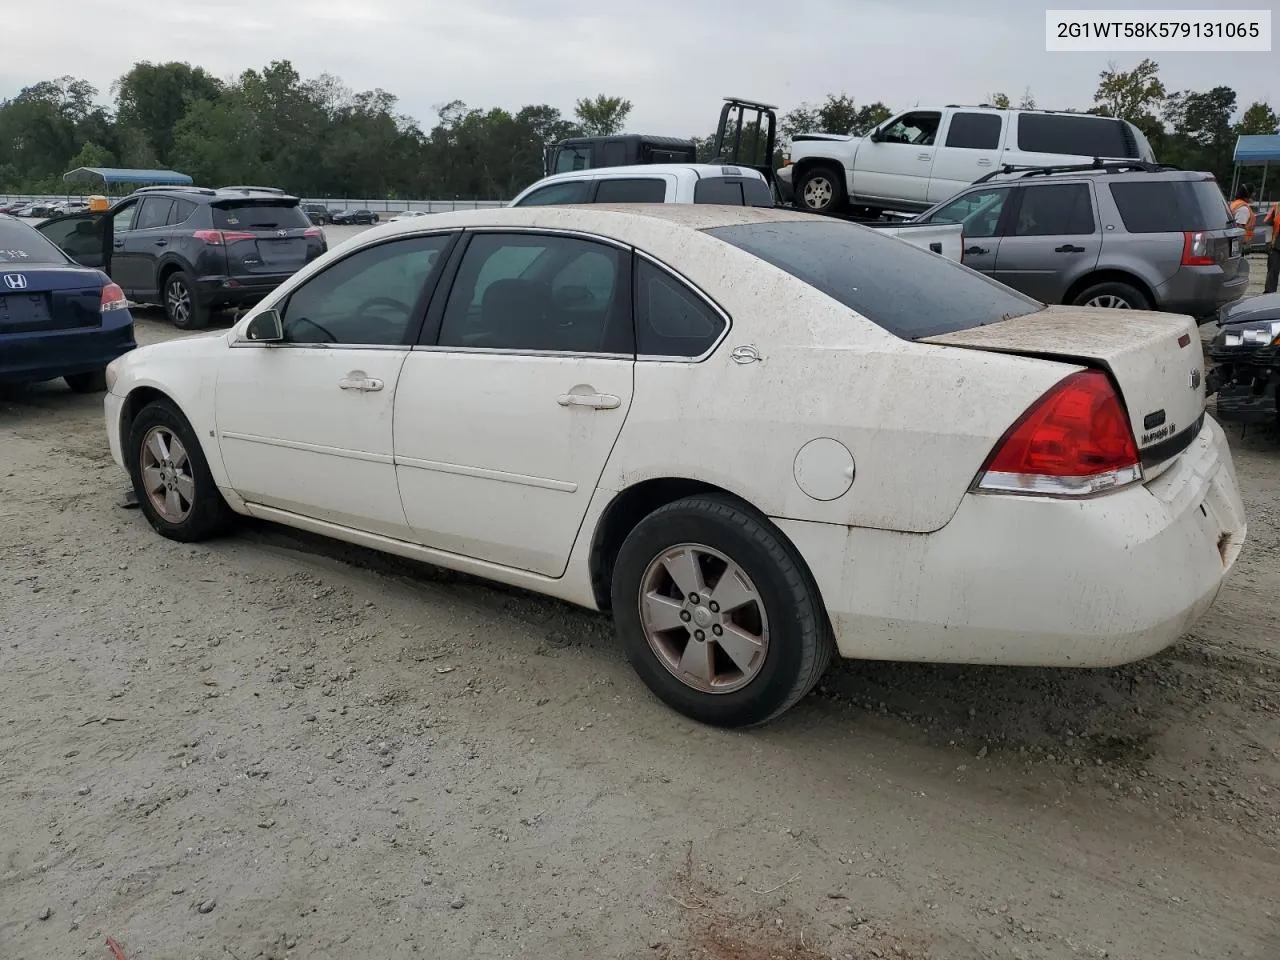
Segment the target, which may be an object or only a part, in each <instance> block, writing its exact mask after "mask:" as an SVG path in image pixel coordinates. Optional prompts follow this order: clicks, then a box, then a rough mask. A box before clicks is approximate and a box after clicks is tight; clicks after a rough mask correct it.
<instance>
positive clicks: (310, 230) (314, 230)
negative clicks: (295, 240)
mask: <svg viewBox="0 0 1280 960" xmlns="http://www.w3.org/2000/svg"><path fill="white" fill-rule="evenodd" d="M302 235H303V236H304V237H323V236H324V231H323V230H321V229H320V228H319V227H307V229H305V230H303V231H302Z"/></svg>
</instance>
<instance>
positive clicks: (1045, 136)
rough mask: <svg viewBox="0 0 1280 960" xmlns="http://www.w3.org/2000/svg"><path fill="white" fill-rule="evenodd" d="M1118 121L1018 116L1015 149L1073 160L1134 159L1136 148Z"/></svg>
mask: <svg viewBox="0 0 1280 960" xmlns="http://www.w3.org/2000/svg"><path fill="white" fill-rule="evenodd" d="M1125 134H1126V131H1125V128H1124V126H1123V124H1122V123H1121V121H1119V120H1114V119H1112V118H1111V117H1091V116H1086V115H1084V114H1081V115H1080V116H1077V117H1064V116H1061V115H1057V114H1044V113H1020V114H1018V149H1019V150H1025V151H1027V152H1028V153H1059V154H1065V155H1067V156H1073V157H1113V158H1122V159H1136V158H1137V156H1138V145H1137V143H1136V142H1135V141H1134V139H1133V138H1132V137H1129V136H1126V135H1125Z"/></svg>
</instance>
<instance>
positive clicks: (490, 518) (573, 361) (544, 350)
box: [394, 231, 635, 577]
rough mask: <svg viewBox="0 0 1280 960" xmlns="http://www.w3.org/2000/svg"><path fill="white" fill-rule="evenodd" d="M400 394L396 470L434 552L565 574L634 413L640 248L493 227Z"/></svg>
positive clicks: (479, 240) (443, 304)
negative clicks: (635, 251) (635, 266)
mask: <svg viewBox="0 0 1280 960" xmlns="http://www.w3.org/2000/svg"><path fill="white" fill-rule="evenodd" d="M436 300H437V302H436V303H433V304H432V312H431V314H429V315H428V318H427V323H426V325H425V327H424V333H423V344H422V345H421V346H419V347H416V348H415V349H414V350H413V351H412V353H410V355H409V358H408V359H407V360H406V361H405V365H404V371H403V373H402V374H401V377H400V386H399V388H398V390H397V391H396V402H395V417H394V422H395V455H396V473H397V476H398V477H399V481H400V496H401V500H402V501H403V504H404V513H405V517H406V518H407V519H408V522H409V526H410V527H411V528H412V529H413V534H414V537H415V538H416V540H417V541H418V542H419V543H422V544H424V545H425V546H428V547H431V548H434V549H437V550H443V551H447V552H449V553H453V554H458V555H461V556H465V557H470V558H473V559H477V560H484V561H489V562H491V563H496V564H501V565H503V566H507V567H514V568H517V569H522V570H529V571H532V572H534V573H539V574H543V575H545V576H549V577H558V576H560V575H561V574H562V573H564V570H565V567H566V565H567V564H568V559H569V553H570V550H571V549H572V547H573V543H574V540H575V538H576V537H577V534H578V529H579V527H580V526H581V524H582V520H583V517H584V516H585V514H586V510H587V506H588V504H589V502H590V500H591V497H592V494H593V493H594V491H595V488H596V484H597V483H598V482H599V479H600V475H601V473H602V471H603V470H604V465H605V462H606V460H607V459H608V456H609V453H610V451H611V450H612V448H613V445H614V442H615V441H616V440H617V438H618V433H619V431H621V429H622V424H623V422H624V420H625V419H626V416H627V412H628V410H629V409H630V406H631V396H632V389H633V388H632V382H633V376H634V368H635V340H634V336H635V334H634V329H633V326H632V318H631V282H630V254H629V251H628V250H626V249H625V248H623V247H620V246H618V245H615V244H612V243H610V242H608V241H605V240H601V239H588V238H585V237H583V236H581V235H577V234H567V233H558V232H555V231H522V232H514V231H506V232H503V231H478V232H475V233H473V234H471V235H470V236H469V237H468V242H467V244H466V247H465V249H464V250H462V251H461V252H460V254H459V255H458V257H457V264H456V276H455V278H454V280H453V281H452V285H451V288H450V289H449V292H448V296H447V298H446V297H442V296H438V297H437V298H436Z"/></svg>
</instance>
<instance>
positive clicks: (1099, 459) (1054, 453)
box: [974, 370, 1142, 497]
mask: <svg viewBox="0 0 1280 960" xmlns="http://www.w3.org/2000/svg"><path fill="white" fill-rule="evenodd" d="M1141 479H1142V464H1141V458H1140V457H1139V456H1138V444H1137V442H1136V441H1135V440H1134V438H1133V430H1132V428H1131V427H1130V426H1129V418H1128V416H1127V415H1126V414H1125V411H1124V406H1123V404H1121V402H1120V397H1119V395H1118V394H1117V393H1116V391H1115V388H1114V387H1113V386H1112V385H1111V380H1110V378H1108V376H1107V375H1106V374H1105V373H1103V372H1101V371H1100V370H1081V371H1080V372H1079V373H1074V374H1072V375H1071V376H1069V377H1067V378H1066V379H1064V380H1062V381H1061V382H1060V383H1058V384H1057V385H1056V386H1055V387H1053V389H1051V390H1050V391H1049V392H1048V393H1046V394H1045V395H1044V396H1043V397H1041V398H1040V399H1039V400H1037V401H1036V402H1035V403H1034V404H1033V405H1032V407H1031V409H1029V410H1028V411H1027V412H1026V413H1024V414H1023V415H1022V417H1021V418H1020V419H1019V420H1018V421H1017V422H1016V423H1015V424H1014V425H1013V426H1012V427H1010V428H1009V430H1008V432H1007V433H1005V435H1004V437H1002V438H1001V440H1000V442H999V443H998V444H997V445H996V448H995V450H994V451H993V452H992V454H991V456H990V458H989V459H988V460H987V463H986V465H985V466H983V468H982V470H981V471H980V472H979V474H978V478H977V481H976V482H975V484H974V489H975V490H982V491H988V492H992V493H1030V494H1044V495H1049V496H1065V497H1079V496H1089V495H1091V494H1095V493H1102V492H1103V491H1106V490H1112V489H1115V488H1116V487H1122V486H1124V485H1126V484H1129V483H1134V482H1135V481H1138V480H1141Z"/></svg>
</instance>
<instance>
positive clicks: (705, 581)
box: [612, 495, 834, 727]
mask: <svg viewBox="0 0 1280 960" xmlns="http://www.w3.org/2000/svg"><path fill="white" fill-rule="evenodd" d="M612 606H613V614H614V618H615V621H616V623H617V627H618V633H619V635H620V637H621V639H622V642H623V645H624V647H625V650H626V654H627V657H628V659H629V660H630V661H631V664H632V666H633V667H634V668H635V670H636V672H637V673H638V674H639V675H640V678H641V679H642V680H643V681H644V682H645V684H646V685H647V686H648V687H649V689H650V690H652V691H653V692H654V693H655V694H656V695H657V696H658V697H659V698H660V699H661V700H663V701H664V702H665V703H666V704H668V705H669V706H671V707H672V708H674V709H676V710H678V711H679V712H681V713H683V714H685V715H686V716H688V717H691V718H693V719H694V720H698V721H700V722H702V723H707V724H712V725H715V726H723V727H741V726H748V725H752V724H759V723H764V722H766V721H768V720H771V719H773V718H774V717H776V716H778V715H779V714H781V713H783V712H784V711H786V710H787V709H788V708H790V707H791V706H792V705H794V704H795V703H796V702H797V701H799V700H800V699H801V698H802V697H803V696H804V695H805V694H807V693H808V692H809V691H810V690H811V689H813V686H814V685H815V684H816V683H817V682H818V680H819V678H820V677H821V676H822V673H823V671H824V670H826V668H827V665H828V663H830V660H831V655H832V651H833V648H834V643H833V640H832V636H831V629H830V625H829V623H828V621H827V615H826V611H825V610H824V609H823V607H822V603H821V600H820V598H819V596H818V590H817V587H816V586H815V585H814V584H813V581H812V578H811V577H810V575H809V572H808V570H807V569H806V568H805V566H804V564H803V562H802V561H801V559H800V557H799V556H798V554H796V552H795V549H794V548H793V547H792V546H791V545H790V544H789V543H787V541H786V539H785V538H784V537H783V536H782V535H781V533H780V532H779V531H777V530H776V529H775V528H774V527H773V526H772V524H770V523H769V522H768V520H767V519H765V518H764V517H762V516H760V515H759V514H757V513H755V512H754V511H752V510H750V509H749V508H748V507H746V506H745V505H743V504H740V503H738V502H737V501H734V500H732V499H731V498H728V497H720V496H714V495H707V496H697V497H689V498H686V499H683V500H679V501H676V502H675V503H671V504H668V505H667V506H665V507H661V508H659V509H658V510H656V511H654V512H653V513H651V514H650V515H649V516H647V517H645V519H643V520H642V521H640V523H639V524H638V525H637V526H636V527H635V529H634V530H632V531H631V533H630V534H629V535H628V537H627V539H626V541H625V542H624V543H623V545H622V549H621V550H620V551H619V553H618V558H617V562H616V563H615V565H614V572H613V583H612Z"/></svg>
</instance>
